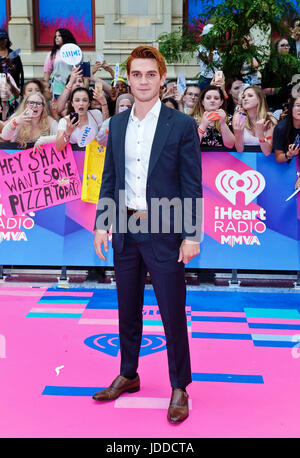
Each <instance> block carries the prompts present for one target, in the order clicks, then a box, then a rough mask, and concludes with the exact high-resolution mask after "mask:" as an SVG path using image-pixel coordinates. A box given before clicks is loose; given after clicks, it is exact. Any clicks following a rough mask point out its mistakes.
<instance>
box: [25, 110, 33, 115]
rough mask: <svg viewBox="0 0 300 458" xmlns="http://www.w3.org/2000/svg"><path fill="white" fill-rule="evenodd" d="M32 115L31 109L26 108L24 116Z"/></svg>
mask: <svg viewBox="0 0 300 458" xmlns="http://www.w3.org/2000/svg"><path fill="white" fill-rule="evenodd" d="M32 115H33V110H32V109H31V108H27V110H26V111H25V116H32Z"/></svg>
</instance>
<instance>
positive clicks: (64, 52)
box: [60, 43, 82, 65]
mask: <svg viewBox="0 0 300 458" xmlns="http://www.w3.org/2000/svg"><path fill="white" fill-rule="evenodd" d="M60 57H61V60H63V61H64V62H65V63H66V64H69V65H78V64H79V63H80V62H81V60H82V51H81V49H80V48H79V46H77V45H75V44H74V43H66V44H65V45H63V46H62V47H61V48H60Z"/></svg>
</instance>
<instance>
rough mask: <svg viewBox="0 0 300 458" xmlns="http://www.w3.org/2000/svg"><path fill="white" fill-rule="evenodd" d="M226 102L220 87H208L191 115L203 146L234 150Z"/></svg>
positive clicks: (201, 94)
mask: <svg viewBox="0 0 300 458" xmlns="http://www.w3.org/2000/svg"><path fill="white" fill-rule="evenodd" d="M225 110H226V100H225V96H224V93H223V91H222V89H221V88H220V87H219V86H207V87H206V88H205V89H203V90H202V91H201V93H200V97H199V98H198V101H197V103H196V105H195V107H194V109H193V111H192V113H191V116H193V118H195V120H196V122H197V124H198V133H199V137H200V142H201V145H206V146H226V148H233V146H234V135H233V133H232V132H231V130H230V128H229V126H228V117H227V113H226V111H225Z"/></svg>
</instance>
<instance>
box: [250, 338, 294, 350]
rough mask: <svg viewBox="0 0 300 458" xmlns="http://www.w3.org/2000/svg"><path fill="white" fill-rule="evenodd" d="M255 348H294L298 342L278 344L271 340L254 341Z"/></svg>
mask: <svg viewBox="0 0 300 458" xmlns="http://www.w3.org/2000/svg"><path fill="white" fill-rule="evenodd" d="M253 344H254V346H255V347H278V348H293V347H294V346H295V345H296V342H280V341H279V342H276V341H271V340H253Z"/></svg>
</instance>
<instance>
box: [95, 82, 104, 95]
mask: <svg viewBox="0 0 300 458" xmlns="http://www.w3.org/2000/svg"><path fill="white" fill-rule="evenodd" d="M102 88H103V85H102V81H96V83H95V93H96V94H101V92H102Z"/></svg>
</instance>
